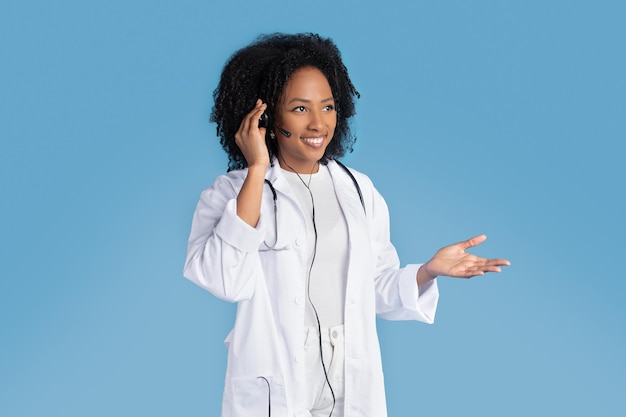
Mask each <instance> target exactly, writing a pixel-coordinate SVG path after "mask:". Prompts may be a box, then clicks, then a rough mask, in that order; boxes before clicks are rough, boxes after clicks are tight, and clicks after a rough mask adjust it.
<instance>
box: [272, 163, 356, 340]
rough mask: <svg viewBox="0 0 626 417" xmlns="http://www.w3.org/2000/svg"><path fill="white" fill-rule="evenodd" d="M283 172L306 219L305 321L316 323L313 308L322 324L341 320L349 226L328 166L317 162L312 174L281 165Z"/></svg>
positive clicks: (313, 325) (332, 323) (344, 292)
mask: <svg viewBox="0 0 626 417" xmlns="http://www.w3.org/2000/svg"><path fill="white" fill-rule="evenodd" d="M283 174H284V175H285V176H286V177H287V179H288V180H289V183H290V184H291V187H292V188H293V190H294V192H295V194H296V196H297V198H298V203H300V208H301V209H302V211H303V212H304V215H305V218H306V222H307V230H308V233H307V252H308V259H309V262H308V265H309V267H311V263H312V267H311V269H310V274H309V276H308V277H307V279H308V285H307V294H306V296H307V308H306V312H305V318H304V325H305V326H307V327H317V320H316V318H315V310H317V314H318V317H319V320H320V325H321V327H324V328H325V327H331V326H335V325H338V324H343V323H344V310H343V307H344V303H345V297H346V277H347V272H348V271H347V268H348V227H347V224H346V220H345V218H344V215H343V212H342V211H341V207H340V206H339V201H338V200H337V195H336V194H335V188H334V186H333V181H332V178H331V177H330V173H329V172H328V167H327V166H326V165H320V167H319V170H318V172H317V173H315V174H311V175H308V174H299V176H298V174H296V173H294V172H291V171H287V170H284V169H283ZM307 186H308V188H309V189H310V191H311V193H309V189H307ZM311 195H313V201H311ZM314 208H315V218H314V216H313V214H314V213H313V209H314ZM314 223H315V228H314ZM315 229H317V242H316V238H315ZM309 300H310V302H309ZM314 309H315V310H314Z"/></svg>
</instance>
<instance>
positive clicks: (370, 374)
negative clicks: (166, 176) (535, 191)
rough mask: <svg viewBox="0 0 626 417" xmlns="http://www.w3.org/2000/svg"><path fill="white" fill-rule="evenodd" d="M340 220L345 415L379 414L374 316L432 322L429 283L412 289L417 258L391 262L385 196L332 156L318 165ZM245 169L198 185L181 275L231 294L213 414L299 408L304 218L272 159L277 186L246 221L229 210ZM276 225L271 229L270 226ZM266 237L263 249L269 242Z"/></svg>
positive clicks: (284, 412)
mask: <svg viewBox="0 0 626 417" xmlns="http://www.w3.org/2000/svg"><path fill="white" fill-rule="evenodd" d="M328 168H329V171H330V174H331V176H332V181H333V184H334V186H335V190H336V194H337V198H338V200H339V203H340V206H341V209H342V211H343V213H344V216H345V218H346V222H347V225H348V238H349V257H350V259H349V266H348V276H347V281H346V300H345V323H344V324H345V414H344V416H345V417H357V416H358V417H385V416H386V415H387V412H386V404H385V391H384V385H383V370H382V364H381V357H380V348H379V342H378V336H377V333H376V315H378V316H380V317H383V318H385V319H391V320H419V321H423V322H426V323H432V322H433V321H434V316H435V310H436V307H437V301H438V298H439V292H438V289H437V283H436V281H431V282H430V283H428V284H426V285H424V286H423V287H422V288H421V289H420V290H419V291H418V289H417V284H416V274H417V269H418V268H419V265H407V266H406V267H404V268H402V269H400V268H399V260H398V256H397V253H396V250H395V248H394V247H393V245H392V244H391V242H390V240H389V215H388V210H387V206H386V204H385V201H384V200H383V198H382V197H381V195H380V194H379V193H378V192H377V191H376V189H375V188H374V186H373V185H372V183H371V181H370V179H369V178H368V177H367V176H365V175H363V174H361V173H359V172H356V171H353V170H351V172H352V173H353V174H354V176H355V177H356V179H357V181H358V183H359V185H360V188H361V190H362V194H363V199H364V202H365V209H366V210H365V212H364V210H363V207H362V206H361V202H360V200H359V197H358V193H357V190H356V187H355V186H354V183H353V182H352V180H351V179H350V177H349V176H348V175H347V173H346V172H345V171H344V170H343V169H342V168H341V167H340V166H338V164H337V163H335V162H334V161H330V162H329V164H328ZM245 176H246V170H245V169H244V170H238V171H231V172H230V173H228V174H226V175H222V176H220V177H218V178H217V179H216V181H215V182H214V183H213V185H212V186H211V187H210V188H208V189H206V190H204V191H203V192H202V195H201V197H200V201H199V202H198V206H197V208H196V211H195V214H194V217H193V223H192V228H191V235H190V237H189V246H188V254H187V260H186V263H185V270H184V276H185V277H186V278H188V279H190V280H191V281H193V282H194V283H196V284H198V285H199V286H201V287H203V288H205V289H207V290H208V291H210V292H211V293H212V294H214V295H215V296H216V297H218V298H221V299H223V300H226V301H229V302H237V303H238V305H237V316H236V320H235V325H234V328H233V329H232V331H231V332H230V334H229V335H228V337H227V338H226V341H225V344H226V346H227V347H228V365H227V372H226V381H225V387H224V396H223V403H222V417H253V416H264V417H265V416H268V401H271V416H272V417H279V416H280V417H283V416H289V417H291V416H294V417H300V416H309V415H310V414H309V413H308V411H306V410H304V409H303V407H302V402H303V398H305V395H304V392H303V390H304V388H303V387H304V383H303V382H304V363H303V358H304V350H303V347H304V340H303V335H304V331H303V327H304V311H305V302H304V301H305V281H306V276H307V268H308V267H309V265H307V251H306V250H305V249H304V245H305V244H306V241H307V239H306V234H307V228H306V223H305V217H304V214H303V212H302V211H301V210H300V208H299V206H298V203H297V198H296V196H295V194H294V192H293V191H292V189H291V187H290V184H289V182H288V180H287V178H285V177H284V176H283V174H282V172H281V169H280V167H279V165H278V163H276V161H274V164H273V166H270V167H269V168H268V171H267V174H266V178H267V179H268V180H269V181H271V183H272V184H273V186H274V188H275V189H276V193H277V206H278V224H277V225H275V224H274V218H275V217H274V208H273V198H272V193H271V191H270V189H269V187H268V186H267V185H265V191H264V193H263V201H262V204H261V216H260V220H259V223H258V225H257V227H256V228H254V227H251V226H249V225H248V224H247V223H245V222H244V221H243V220H241V219H240V218H239V217H238V216H237V214H236V213H237V207H236V206H237V201H236V198H237V194H238V192H239V190H240V188H241V186H242V184H243V181H244V178H245ZM275 227H276V228H277V230H278V236H277V234H276V232H275V230H276V229H275ZM274 242H276V244H275V246H273V248H272V249H270V248H269V247H270V246H272V245H273V244H274Z"/></svg>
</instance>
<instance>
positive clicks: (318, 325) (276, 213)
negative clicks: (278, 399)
mask: <svg viewBox="0 0 626 417" xmlns="http://www.w3.org/2000/svg"><path fill="white" fill-rule="evenodd" d="M335 162H336V163H337V165H339V166H340V167H341V168H342V169H343V170H344V171H345V172H346V173H347V174H348V176H349V177H350V179H352V183H353V184H354V188H356V192H357V194H358V195H359V200H360V201H361V206H362V207H363V213H365V214H367V212H366V210H365V201H363V193H361V187H360V186H359V183H358V182H357V180H356V178H354V175H353V174H352V172H350V170H349V169H348V167H346V166H345V165H344V164H342V163H341V162H339V161H337V160H335ZM294 172H295V171H294ZM298 177H300V176H299V175H298ZM300 180H301V181H302V183H303V184H304V185H305V187H306V188H307V189H309V193H311V189H310V188H309V186H308V185H307V184H306V183H304V180H302V178H300ZM264 181H265V184H267V185H268V186H269V188H270V191H271V192H272V200H273V203H274V233H275V236H276V239H275V240H274V244H273V245H271V246H270V245H268V244H267V242H265V241H263V243H264V244H265V246H267V248H268V249H270V250H271V249H274V248H275V247H276V243H277V242H278V206H277V204H276V200H277V199H278V195H277V193H276V189H275V188H274V185H273V184H272V182H271V181H270V180H268V179H267V178H266V179H265V180H264ZM311 203H313V194H311ZM313 230H314V233H315V242H316V243H315V245H314V247H317V228H316V226H315V205H314V204H313ZM314 260H315V249H313V261H314ZM313 261H311V269H309V278H308V280H307V281H308V282H310V274H311V270H312V268H313ZM309 301H310V302H311V306H312V307H313V310H314V311H315V317H316V318H317V328H318V332H319V333H320V338H319V340H320V352H321V351H322V345H321V344H322V338H321V325H320V321H319V316H318V314H317V309H316V308H315V305H314V304H313V301H312V300H311V299H310V298H309ZM321 361H322V367H323V369H324V375H325V377H326V382H327V383H328V387H329V389H330V392H331V395H332V397H333V408H332V409H331V412H330V415H332V413H333V410H334V409H335V393H334V391H333V387H332V386H331V384H330V380H329V378H328V373H327V371H326V365H325V363H324V358H323V355H322V356H321ZM257 379H262V380H264V381H265V383H266V384H267V390H268V393H267V395H268V397H267V402H268V410H267V412H268V414H267V415H268V416H271V415H272V405H271V396H272V395H271V386H270V382H269V381H268V379H267V378H266V377H264V376H259V377H257Z"/></svg>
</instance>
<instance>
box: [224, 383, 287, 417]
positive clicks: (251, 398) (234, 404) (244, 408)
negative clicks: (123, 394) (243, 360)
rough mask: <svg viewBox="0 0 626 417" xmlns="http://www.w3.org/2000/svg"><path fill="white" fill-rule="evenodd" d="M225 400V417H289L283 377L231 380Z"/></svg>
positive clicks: (225, 391)
mask: <svg viewBox="0 0 626 417" xmlns="http://www.w3.org/2000/svg"><path fill="white" fill-rule="evenodd" d="M229 391H230V392H229ZM224 399H225V401H224V410H223V411H224V413H223V415H224V416H229V417H257V416H258V417H276V416H285V415H287V403H286V402H287V399H286V394H285V381H284V379H283V377H282V376H265V375H263V376H258V377H251V378H231V379H230V383H227V384H226V387H225V389H224Z"/></svg>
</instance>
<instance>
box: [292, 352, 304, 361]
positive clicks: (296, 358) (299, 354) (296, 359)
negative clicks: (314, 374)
mask: <svg viewBox="0 0 626 417" xmlns="http://www.w3.org/2000/svg"><path fill="white" fill-rule="evenodd" d="M294 359H295V361H296V362H302V353H296V357H295V358H294Z"/></svg>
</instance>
